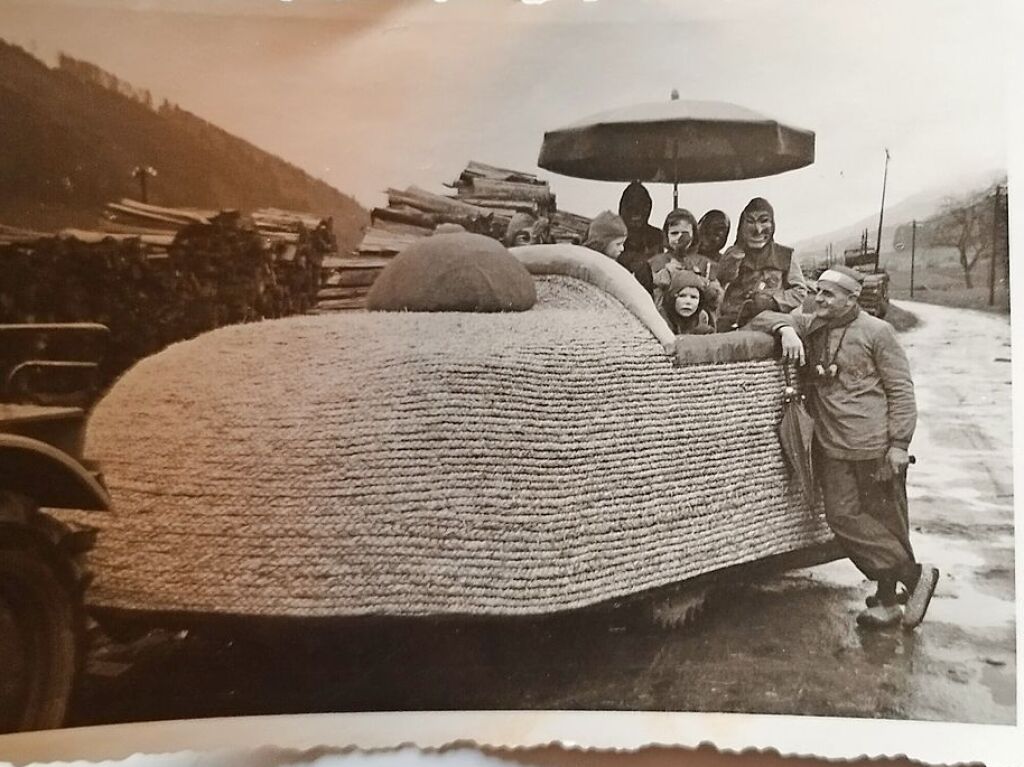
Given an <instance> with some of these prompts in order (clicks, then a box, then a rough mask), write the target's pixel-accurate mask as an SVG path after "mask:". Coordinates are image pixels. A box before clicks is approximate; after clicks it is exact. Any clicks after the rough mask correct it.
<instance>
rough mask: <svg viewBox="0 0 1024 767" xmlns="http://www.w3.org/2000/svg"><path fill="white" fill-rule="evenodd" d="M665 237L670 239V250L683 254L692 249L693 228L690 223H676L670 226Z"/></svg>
mask: <svg viewBox="0 0 1024 767" xmlns="http://www.w3.org/2000/svg"><path fill="white" fill-rule="evenodd" d="M665 236H666V237H668V246H669V248H670V249H671V250H673V251H676V252H681V251H684V250H686V249H687V248H688V247H690V243H691V242H693V227H692V226H691V225H690V222H689V221H675V222H673V223H671V224H669V227H668V231H667V232H665Z"/></svg>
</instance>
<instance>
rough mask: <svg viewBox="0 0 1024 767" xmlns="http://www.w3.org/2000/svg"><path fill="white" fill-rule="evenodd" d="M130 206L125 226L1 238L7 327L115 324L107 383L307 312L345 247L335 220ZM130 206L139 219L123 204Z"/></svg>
mask: <svg viewBox="0 0 1024 767" xmlns="http://www.w3.org/2000/svg"><path fill="white" fill-rule="evenodd" d="M124 203H125V201H123V200H122V201H121V202H120V203H113V204H112V206H111V208H112V209H113V210H114V211H117V212H118V219H117V220H113V219H110V218H109V217H108V218H107V223H106V224H105V225H106V226H112V227H114V228H120V230H121V231H116V232H109V231H108V232H98V231H97V232H93V231H82V230H64V231H62V232H60V233H58V234H56V235H49V236H39V237H34V238H31V239H29V238H27V237H24V236H20V235H19V236H17V237H15V236H14V233H13V231H12V236H11V237H10V238H9V239H0V268H2V269H3V271H4V279H3V280H2V281H0V323H5V322H10V323H17V322H75V321H89V322H101V323H103V324H105V325H107V326H108V327H109V328H110V331H111V335H110V342H111V345H110V354H109V357H108V360H107V363H106V369H105V372H106V374H107V376H108V380H109V377H111V376H114V375H117V374H119V373H120V372H122V371H123V370H124V369H126V368H127V367H128V366H129V365H131V364H132V363H133V362H134V361H136V360H138V359H140V358H142V357H144V356H146V355H149V354H152V353H154V352H156V351H158V350H160V349H161V348H163V347H164V346H166V345H167V344H169V343H173V342H175V341H179V340H182V339H185V338H189V337H191V336H194V335H196V334H198V333H201V332H204V331H206V330H210V329H212V328H215V327H219V326H221V325H225V324H229V323H236V322H247V321H250V320H257V319H261V318H268V317H280V316H284V315H288V314H294V313H300V312H305V311H308V310H309V309H311V308H312V306H313V305H314V303H315V301H316V296H317V292H318V290H319V288H320V277H321V270H322V265H323V261H324V259H325V258H330V257H333V256H334V255H336V251H337V249H336V244H335V240H334V234H333V231H332V229H331V225H330V220H329V219H328V220H320V219H317V218H314V217H310V216H307V215H304V214H294V213H288V212H285V211H276V210H263V211H257V212H256V213H255V214H252V216H249V217H246V216H242V215H241V214H239V213H237V212H234V211H227V212H217V211H195V210H191V209H178V208H175V209H155V208H154V206H147V207H148V208H154V209H153V210H150V211H144V212H145V213H146V214H147V215H149V216H150V218H148V219H147V218H146V216H145V215H143V216H139V215H138V212H139V211H141V210H142V209H141V207H137V206H141V205H142V203H137V204H135V205H125V204H124ZM115 206H117V207H115ZM126 207H127V208H131V209H132V213H131V216H132V217H133V218H134V220H132V221H129V220H127V219H128V215H127V214H125V213H124V212H123V211H119V210H118V208H126ZM111 208H108V216H109V215H110V211H111ZM140 230H146V231H140ZM32 234H36V235H38V234H39V233H32Z"/></svg>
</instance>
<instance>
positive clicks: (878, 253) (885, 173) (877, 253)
mask: <svg viewBox="0 0 1024 767" xmlns="http://www.w3.org/2000/svg"><path fill="white" fill-rule="evenodd" d="M888 180H889V149H888V147H886V150H885V170H884V171H883V172H882V206H881V208H879V210H878V240H877V242H876V243H875V272H876V273H877V272H878V258H879V256H881V255H882V219H883V217H884V216H885V184H886V182H887V181H888Z"/></svg>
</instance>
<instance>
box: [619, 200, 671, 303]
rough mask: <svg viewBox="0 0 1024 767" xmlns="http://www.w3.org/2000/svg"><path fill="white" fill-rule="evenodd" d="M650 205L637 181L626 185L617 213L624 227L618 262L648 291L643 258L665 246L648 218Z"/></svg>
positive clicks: (650, 286) (649, 276)
mask: <svg viewBox="0 0 1024 767" xmlns="http://www.w3.org/2000/svg"><path fill="white" fill-rule="evenodd" d="M652 208H653V203H652V201H651V195H650V194H649V193H648V192H647V190H646V189H645V188H644V186H643V184H641V183H640V182H639V181H634V182H633V183H631V184H630V185H629V186H627V187H626V189H625V191H623V193H622V198H621V199H620V200H619V215H620V216H621V217H622V220H623V221H625V222H626V229H627V230H628V235H627V237H626V242H625V244H624V246H623V252H622V255H621V256H619V263H620V264H622V265H623V266H624V267H626V268H627V269H629V271H630V273H631V274H632V275H633V276H634V277H636V279H637V280H638V281H639V283H640V284H641V285H643V286H644V288H645V289H646V290H647V292H648V293H650V292H652V291H653V290H654V278H653V276H652V273H651V267H650V265H649V264H648V263H647V259H649V258H650V257H651V256H654V255H657V254H658V253H661V252H662V251H663V250H664V249H665V237H664V235H663V234H662V232H661V230H660V229H658V228H657V227H654V226H651V224H650V223H649V221H648V219H650V217H651V209H652Z"/></svg>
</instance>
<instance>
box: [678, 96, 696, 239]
mask: <svg viewBox="0 0 1024 767" xmlns="http://www.w3.org/2000/svg"><path fill="white" fill-rule="evenodd" d="M677 98H678V96H677ZM678 207H679V139H676V140H675V141H673V142H672V210H676V209H677V208H678ZM694 234H696V232H694Z"/></svg>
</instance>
